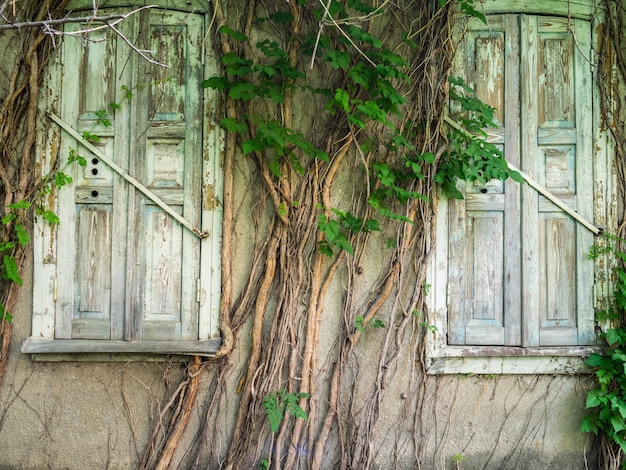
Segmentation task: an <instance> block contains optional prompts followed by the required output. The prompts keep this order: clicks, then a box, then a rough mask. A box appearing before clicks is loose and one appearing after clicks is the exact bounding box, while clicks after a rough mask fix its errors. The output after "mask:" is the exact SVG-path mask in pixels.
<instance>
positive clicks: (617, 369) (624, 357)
mask: <svg viewBox="0 0 626 470" xmlns="http://www.w3.org/2000/svg"><path fill="white" fill-rule="evenodd" d="M603 236H604V243H601V244H597V245H595V246H594V247H592V249H591V251H590V256H591V257H592V258H597V257H598V256H603V255H607V254H609V255H612V256H613V257H614V259H616V260H617V267H615V268H614V272H615V282H614V288H613V297H612V299H611V301H610V302H609V304H608V305H607V306H606V308H605V309H603V310H601V311H600V312H598V315H597V317H598V320H600V321H609V322H613V323H614V324H615V323H616V324H618V326H615V327H613V328H609V329H607V330H606V331H605V332H604V333H602V334H601V335H600V338H601V339H602V340H604V341H605V342H606V349H605V350H604V351H603V352H596V353H593V354H591V355H590V356H589V358H588V359H587V364H589V365H590V366H592V367H593V368H594V370H595V377H596V380H597V383H598V386H597V387H596V388H594V389H592V390H590V391H589V392H588V393H587V400H586V408H588V409H589V410H591V412H590V414H588V415H587V416H586V417H585V418H584V419H583V422H582V425H581V431H583V432H592V433H594V434H596V435H598V434H599V433H600V432H604V433H605V434H606V436H607V437H608V438H609V439H610V440H611V441H613V442H614V443H615V444H617V445H618V446H619V447H620V449H621V450H622V452H626V328H624V326H622V325H621V324H620V321H622V320H623V318H624V313H626V267H625V266H626V253H625V252H624V251H622V249H621V248H620V246H624V243H626V240H624V239H622V238H619V237H616V236H614V235H611V234H607V233H605V234H604V235H603ZM621 468H622V469H626V462H623V463H622V467H621Z"/></svg>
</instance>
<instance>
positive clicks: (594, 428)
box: [580, 414, 598, 434]
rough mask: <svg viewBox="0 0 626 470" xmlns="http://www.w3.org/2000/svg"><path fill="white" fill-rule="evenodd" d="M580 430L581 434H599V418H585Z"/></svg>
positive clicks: (593, 416)
mask: <svg viewBox="0 0 626 470" xmlns="http://www.w3.org/2000/svg"><path fill="white" fill-rule="evenodd" d="M580 430H581V432H592V433H594V434H598V425H597V416H596V415H593V414H591V415H587V416H585V417H584V418H583V421H582V424H581V425H580Z"/></svg>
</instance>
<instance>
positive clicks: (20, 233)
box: [14, 224, 30, 247]
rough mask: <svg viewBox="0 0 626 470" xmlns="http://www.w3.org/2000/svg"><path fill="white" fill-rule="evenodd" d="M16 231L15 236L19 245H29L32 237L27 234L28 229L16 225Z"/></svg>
mask: <svg viewBox="0 0 626 470" xmlns="http://www.w3.org/2000/svg"><path fill="white" fill-rule="evenodd" d="M14 230H15V236H16V237H17V241H18V243H19V244H20V245H21V246H22V247H25V246H26V245H28V242H29V241H30V236H29V235H28V233H27V232H26V229H25V228H24V226H23V225H20V224H16V225H15V227H14Z"/></svg>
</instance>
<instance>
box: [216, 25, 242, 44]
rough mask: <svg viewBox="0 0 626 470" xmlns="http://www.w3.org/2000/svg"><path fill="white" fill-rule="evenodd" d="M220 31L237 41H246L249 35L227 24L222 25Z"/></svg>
mask: <svg viewBox="0 0 626 470" xmlns="http://www.w3.org/2000/svg"><path fill="white" fill-rule="evenodd" d="M220 33H222V34H225V35H226V36H230V37H231V38H233V39H234V40H235V41H242V42H245V41H247V40H248V36H246V35H245V34H243V33H241V32H239V31H235V30H234V29H231V28H229V27H227V26H222V27H221V28H220Z"/></svg>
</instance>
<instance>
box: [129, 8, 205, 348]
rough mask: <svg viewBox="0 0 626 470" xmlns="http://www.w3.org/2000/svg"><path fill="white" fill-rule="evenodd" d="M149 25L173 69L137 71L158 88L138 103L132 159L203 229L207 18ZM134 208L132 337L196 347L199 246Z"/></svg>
mask: <svg viewBox="0 0 626 470" xmlns="http://www.w3.org/2000/svg"><path fill="white" fill-rule="evenodd" d="M148 17H149V22H148V21H145V20H147V19H148ZM143 19H144V21H145V23H144V27H143V28H142V30H143V31H145V38H146V40H147V41H148V44H147V46H148V47H147V49H150V50H153V51H156V58H157V60H158V61H159V62H161V63H166V64H168V65H169V66H170V67H169V68H168V69H163V68H159V67H155V66H153V65H151V64H148V63H146V62H143V63H142V64H141V67H139V77H138V80H139V79H140V78H141V76H149V77H151V79H153V82H152V83H151V84H149V86H146V87H145V88H144V89H143V90H141V91H140V96H141V99H140V100H133V103H134V104H135V106H136V107H139V106H141V105H143V106H142V107H141V108H137V109H136V112H135V115H136V116H137V117H138V120H137V122H136V123H135V135H137V136H140V139H139V140H138V141H137V142H136V144H135V145H136V146H137V147H136V151H134V152H132V153H131V154H132V156H133V158H134V159H135V165H134V166H135V168H136V172H137V174H138V175H140V179H141V180H142V181H144V182H145V184H146V186H147V187H148V188H149V189H150V190H152V191H154V192H155V193H156V194H157V195H158V196H159V197H161V198H162V199H163V200H164V201H165V202H166V203H167V204H168V205H170V207H173V208H175V209H176V210H177V211H178V212H179V213H180V214H182V215H183V216H184V217H185V218H186V219H187V220H189V221H190V222H192V223H193V224H194V225H196V226H200V216H201V208H200V202H201V197H200V194H201V174H202V158H201V156H202V125H201V122H202V95H201V94H200V92H201V86H200V83H201V80H202V63H201V60H200V58H201V50H200V48H201V41H202V26H203V18H202V17H201V16H198V15H188V14H182V13H179V12H155V11H152V12H150V15H149V16H148V15H147V14H146V15H144V18H143ZM135 204H136V208H137V211H136V216H137V224H136V227H137V230H138V231H139V232H142V234H140V236H138V238H137V248H136V253H137V256H138V258H139V259H140V265H141V271H142V273H143V275H142V280H143V281H144V283H143V285H142V283H140V282H138V283H137V284H136V286H137V289H139V290H141V289H143V292H141V296H140V298H142V299H143V304H142V305H140V306H138V307H139V308H140V309H141V310H140V311H137V312H135V315H134V316H135V319H137V320H138V322H139V321H140V322H141V328H137V330H136V331H134V332H133V333H134V334H135V335H138V336H141V337H142V338H143V339H149V340H176V339H178V340H180V339H183V340H197V339H198V302H197V299H196V289H197V280H198V279H199V276H200V259H199V254H200V240H199V239H198V237H196V236H195V235H193V234H192V233H191V232H189V231H188V230H186V229H184V228H183V227H182V226H181V225H180V224H178V223H177V222H175V221H174V220H173V219H172V218H171V217H170V216H169V215H167V214H166V213H165V212H164V211H163V210H162V209H161V208H159V207H158V206H156V205H154V204H152V203H151V201H149V200H147V199H146V198H145V197H144V196H143V195H141V194H139V193H137V195H136V197H135ZM183 260H184V262H183Z"/></svg>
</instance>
